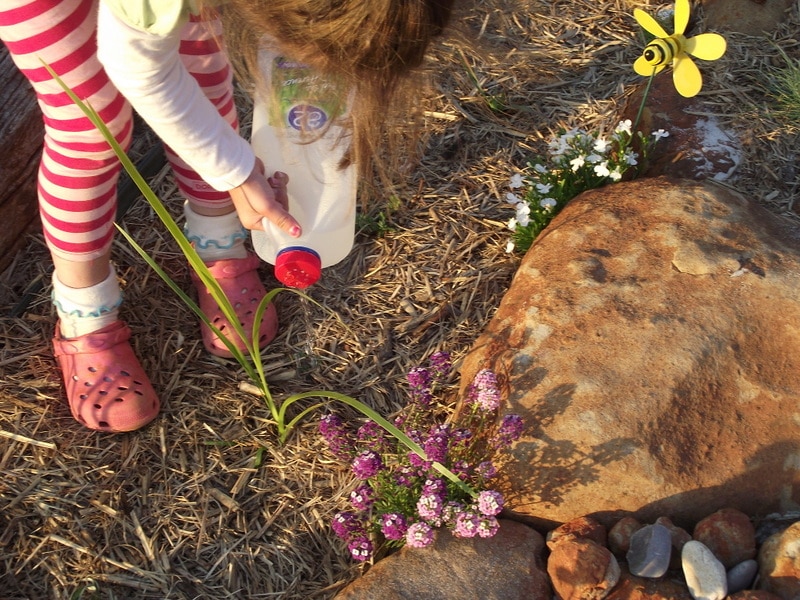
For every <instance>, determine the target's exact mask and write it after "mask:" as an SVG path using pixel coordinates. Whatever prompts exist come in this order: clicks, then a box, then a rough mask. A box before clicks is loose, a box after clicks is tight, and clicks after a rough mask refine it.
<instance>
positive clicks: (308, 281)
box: [275, 246, 322, 290]
mask: <svg viewBox="0 0 800 600" xmlns="http://www.w3.org/2000/svg"><path fill="white" fill-rule="evenodd" d="M321 273H322V262H321V261H320V258H319V254H317V253H316V252H314V251H313V250H312V249H311V248H305V247H303V246H290V247H288V248H284V249H283V250H281V251H280V252H278V255H277V256H276V257H275V277H276V278H277V279H278V281H280V282H281V283H282V284H283V285H285V286H288V287H291V288H297V289H300V290H303V289H305V288H307V287H308V286H310V285H312V284H314V283H316V282H317V280H319V276H320V274H321Z"/></svg>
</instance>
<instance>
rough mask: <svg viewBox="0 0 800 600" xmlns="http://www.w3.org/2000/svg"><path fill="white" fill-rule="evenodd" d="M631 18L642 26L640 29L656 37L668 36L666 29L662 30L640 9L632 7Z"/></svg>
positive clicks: (656, 22)
mask: <svg viewBox="0 0 800 600" xmlns="http://www.w3.org/2000/svg"><path fill="white" fill-rule="evenodd" d="M687 2H688V0H687ZM633 18H634V19H636V22H637V23H639V25H641V26H642V29H644V30H645V31H646V32H648V33H652V34H653V35H654V36H656V37H657V38H665V37H669V34H668V33H667V32H666V31H664V28H663V27H661V25H659V24H658V21H656V20H655V19H654V18H653V17H651V16H650V15H648V14H647V13H646V12H644V11H643V10H642V9H640V8H634V9H633Z"/></svg>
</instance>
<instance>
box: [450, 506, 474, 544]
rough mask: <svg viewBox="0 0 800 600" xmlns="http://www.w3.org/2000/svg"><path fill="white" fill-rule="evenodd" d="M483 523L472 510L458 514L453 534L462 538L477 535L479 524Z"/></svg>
mask: <svg viewBox="0 0 800 600" xmlns="http://www.w3.org/2000/svg"><path fill="white" fill-rule="evenodd" d="M480 523H481V518H480V517H479V516H478V515H476V514H475V513H474V512H472V511H471V510H465V511H464V512H461V513H459V514H458V515H456V520H455V527H453V535H454V536H455V537H460V538H471V537H475V535H476V534H477V533H478V526H479V525H480Z"/></svg>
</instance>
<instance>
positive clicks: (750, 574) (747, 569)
mask: <svg viewBox="0 0 800 600" xmlns="http://www.w3.org/2000/svg"><path fill="white" fill-rule="evenodd" d="M756 573H758V563H757V562H756V561H755V560H753V559H752V558H751V559H748V560H744V561H742V562H740V563H739V564H738V565H736V566H734V567H733V568H732V569H731V570H730V571H728V575H727V580H728V593H729V594H735V593H736V592H741V591H742V590H746V589H747V588H749V587H750V584H751V583H753V580H754V579H755V578H756Z"/></svg>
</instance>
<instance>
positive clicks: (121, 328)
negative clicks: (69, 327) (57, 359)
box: [53, 321, 131, 356]
mask: <svg viewBox="0 0 800 600" xmlns="http://www.w3.org/2000/svg"><path fill="white" fill-rule="evenodd" d="M130 337H131V329H130V327H128V326H127V325H126V324H125V322H124V321H114V322H113V323H111V324H110V325H106V326H105V327H103V328H102V329H98V330H97V331H94V332H92V333H87V334H86V335H82V336H80V337H77V338H72V339H67V338H63V337H61V333H60V328H59V327H58V326H56V335H55V337H54V338H53V348H54V350H55V355H56V356H65V355H68V354H95V353H97V352H103V351H104V350H108V349H109V348H113V347H114V346H116V345H117V344H121V343H124V342H127V341H128V340H129V339H130Z"/></svg>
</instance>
